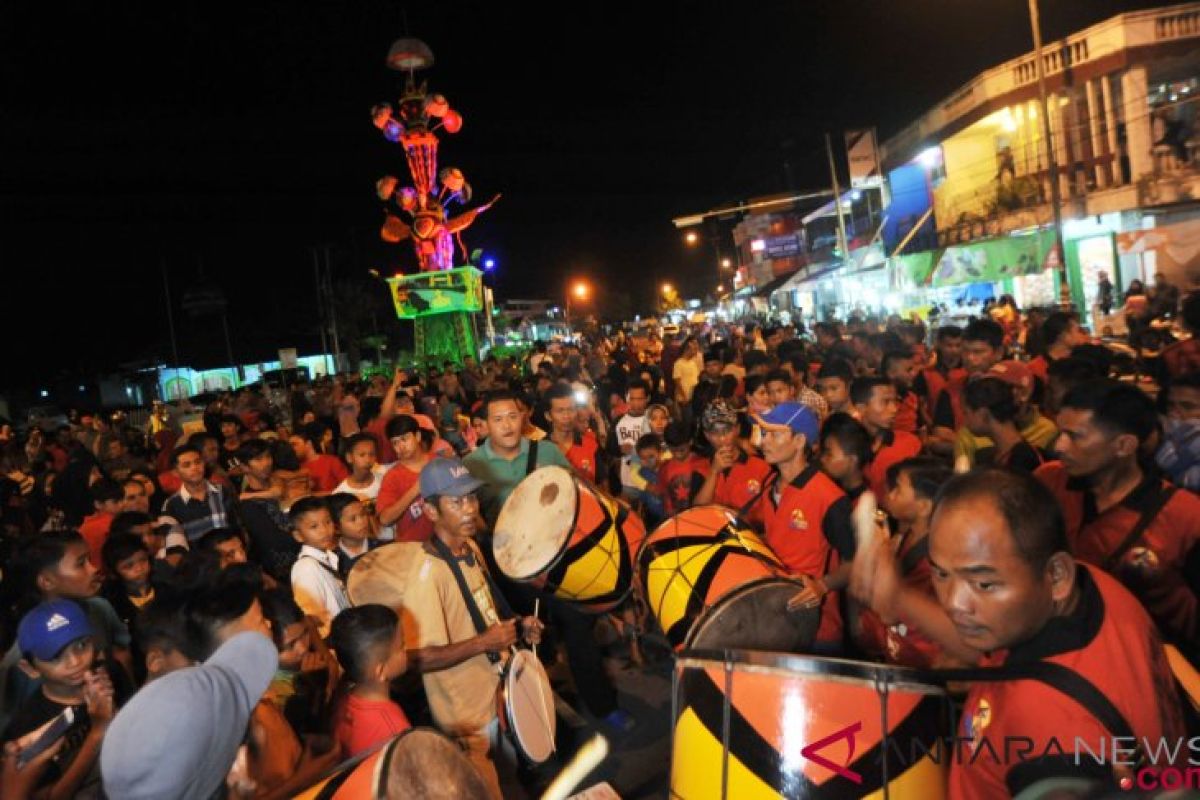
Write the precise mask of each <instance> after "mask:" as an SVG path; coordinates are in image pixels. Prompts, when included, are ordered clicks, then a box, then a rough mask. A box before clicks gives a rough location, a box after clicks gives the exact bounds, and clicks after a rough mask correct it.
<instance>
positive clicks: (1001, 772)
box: [949, 564, 1188, 800]
mask: <svg viewBox="0 0 1200 800" xmlns="http://www.w3.org/2000/svg"><path fill="white" fill-rule="evenodd" d="M1076 580H1077V581H1078V582H1079V589H1080V595H1081V596H1080V602H1079V606H1078V608H1077V609H1076V611H1075V612H1074V613H1073V614H1072V615H1071V616H1069V617H1056V618H1054V619H1052V620H1051V621H1050V622H1049V623H1048V624H1047V625H1046V627H1044V628H1043V629H1042V630H1041V631H1040V632H1039V633H1038V634H1037V635H1035V636H1034V637H1033V638H1032V639H1031V640H1029V641H1027V642H1024V643H1023V644H1021V645H1019V646H1017V647H1013V648H1011V649H1010V650H1008V651H1002V652H999V653H993V654H992V655H991V656H990V657H988V658H986V659H984V660H983V663H982V666H999V665H1001V664H1006V665H1015V664H1018V663H1029V662H1031V661H1034V660H1044V661H1049V662H1051V663H1054V664H1059V665H1061V666H1064V667H1067V668H1069V669H1071V670H1074V671H1075V672H1077V673H1079V674H1080V675H1081V676H1082V677H1083V678H1085V679H1086V680H1087V681H1089V682H1090V683H1092V684H1093V685H1094V686H1095V687H1096V688H1097V689H1099V690H1100V692H1101V693H1102V694H1103V695H1104V696H1105V697H1106V698H1108V699H1109V701H1111V702H1112V704H1113V705H1114V706H1116V709H1117V710H1118V711H1119V712H1120V713H1121V716H1123V717H1124V718H1125V720H1126V722H1127V723H1128V724H1129V726H1130V728H1132V730H1133V735H1134V737H1135V738H1136V739H1137V742H1139V743H1140V742H1142V741H1144V740H1145V741H1149V742H1150V748H1151V749H1152V750H1155V749H1157V751H1158V755H1159V756H1160V758H1159V762H1158V764H1157V766H1158V767H1163V766H1167V763H1166V762H1167V761H1168V759H1169V758H1170V755H1169V754H1168V753H1169V750H1170V748H1174V747H1175V744H1176V742H1177V741H1178V739H1179V737H1182V736H1183V735H1184V733H1183V724H1182V721H1181V719H1180V713H1179V701H1178V698H1177V696H1176V695H1175V690H1174V684H1173V682H1172V678H1171V672H1170V669H1169V667H1168V666H1167V663H1166V657H1165V655H1164V653H1163V647H1162V642H1161V641H1160V640H1159V638H1158V633H1157V632H1156V631H1155V628H1154V626H1153V625H1152V624H1150V618H1149V617H1148V616H1147V615H1146V612H1145V610H1144V609H1143V608H1142V607H1141V606H1140V605H1139V604H1138V602H1137V599H1136V598H1134V597H1133V595H1131V594H1130V593H1129V592H1128V591H1126V590H1125V588H1124V587H1122V586H1121V585H1120V584H1119V583H1117V582H1116V581H1115V580H1113V578H1112V577H1110V576H1109V575H1107V574H1105V573H1104V572H1102V571H1101V570H1099V569H1095V568H1091V567H1088V566H1085V565H1083V564H1080V565H1079V569H1078V571H1077V574H1076ZM1116 735H1117V734H1116V733H1115V732H1113V731H1109V730H1107V729H1106V728H1105V726H1104V725H1103V724H1102V723H1101V722H1100V721H1099V720H1098V719H1097V718H1096V717H1095V716H1093V715H1092V713H1091V712H1089V711H1088V710H1087V709H1086V708H1085V707H1084V706H1083V705H1082V704H1080V703H1079V702H1078V701H1076V700H1074V699H1073V698H1071V697H1069V696H1067V695H1066V694H1065V693H1064V692H1062V691H1060V690H1059V689H1056V688H1054V687H1052V686H1050V685H1049V684H1047V683H1044V682H1042V681H1039V680H1031V679H1025V680H1007V681H979V682H976V683H972V684H971V689H970V692H969V693H968V694H967V699H966V702H965V703H964V705H963V713H962V717H961V719H960V721H959V729H958V731H957V732H956V736H957V737H961V739H954V740H952V741H954V742H955V744H954V746H955V748H956V749H957V752H956V753H955V754H954V758H953V759H952V760H951V761H952V765H951V767H950V784H949V789H950V792H949V796H950V797H954V798H962V800H992V798H996V797H1011V796H1013V795H1014V794H1017V793H1018V792H1020V791H1021V790H1022V789H1024V788H1025V787H1026V786H1028V785H1029V784H1031V783H1032V782H1034V781H1037V780H1040V779H1042V778H1046V777H1055V776H1067V775H1072V776H1074V775H1078V774H1079V773H1080V765H1079V764H1076V762H1075V755H1074V754H1075V753H1076V752H1079V753H1080V754H1081V757H1082V758H1083V759H1084V761H1083V762H1082V763H1083V764H1085V765H1093V764H1094V762H1093V761H1092V760H1091V757H1090V756H1089V755H1088V752H1087V751H1085V750H1083V749H1082V748H1083V747H1085V746H1086V747H1087V748H1089V749H1090V752H1092V753H1096V754H1099V753H1101V752H1104V753H1105V755H1106V757H1107V758H1109V759H1112V757H1113V746H1114V745H1118V742H1114V741H1113V737H1114V736H1116ZM1164 736H1165V737H1166V744H1167V745H1168V746H1169V747H1168V748H1161V749H1160V748H1157V745H1158V744H1159V740H1160V737H1164ZM1077 740H1078V741H1079V742H1081V744H1080V745H1079V747H1080V749H1079V750H1078V751H1077V750H1076V742H1077ZM1018 741H1019V742H1020V744H1019V745H1018V746H1017V747H1016V748H1014V747H1012V746H1011V745H1012V743H1013V742H1018ZM1006 742H1008V743H1009V745H1010V746H1009V747H1008V758H1007V759H1006V758H1005V750H1006V748H1005V743H1006ZM1055 743H1057V745H1058V748H1057V749H1056V748H1055ZM1132 746H1133V743H1131V742H1128V741H1125V740H1120V744H1119V745H1118V747H1119V750H1120V749H1124V748H1131V747H1132ZM1101 748H1104V749H1103V750H1101ZM1174 752H1176V753H1177V754H1178V758H1179V759H1181V760H1186V759H1187V753H1188V751H1187V745H1186V744H1184V746H1183V747H1181V748H1178V749H1176V750H1175V751H1174ZM1022 753H1025V755H1023V756H1022V755H1021V754H1022ZM1063 754H1065V756H1066V757H1065V758H1064V757H1063ZM1044 755H1046V756H1049V758H1045V759H1043V758H1040V757H1041V756H1044ZM1055 755H1058V756H1059V757H1058V758H1057V759H1056V758H1054V756H1055ZM1127 759H1128V756H1121V757H1119V758H1118V760H1127ZM1109 763H1111V761H1110V762H1109ZM1101 769H1107V767H1103V768H1101Z"/></svg>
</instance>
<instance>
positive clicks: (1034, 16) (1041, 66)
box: [1029, 0, 1074, 311]
mask: <svg viewBox="0 0 1200 800" xmlns="http://www.w3.org/2000/svg"><path fill="white" fill-rule="evenodd" d="M1029 24H1030V26H1031V27H1032V28H1033V58H1034V62H1035V64H1036V67H1037V82H1038V103H1039V104H1040V105H1041V107H1042V138H1043V139H1045V140H1046V166H1047V167H1048V169H1049V171H1050V206H1051V210H1052V211H1053V212H1054V254H1055V256H1056V257H1057V258H1058V277H1059V282H1058V304H1059V306H1061V307H1062V309H1063V310H1064V311H1071V310H1073V309H1074V303H1072V302H1071V282H1070V281H1069V280H1068V278H1067V258H1066V251H1065V250H1064V249H1063V226H1062V193H1061V192H1060V190H1059V186H1058V158H1057V156H1056V155H1055V152H1054V142H1053V140H1052V139H1051V134H1050V106H1049V103H1047V101H1046V65H1045V63H1044V62H1043V61H1042V21H1041V16H1040V15H1039V14H1038V0H1029Z"/></svg>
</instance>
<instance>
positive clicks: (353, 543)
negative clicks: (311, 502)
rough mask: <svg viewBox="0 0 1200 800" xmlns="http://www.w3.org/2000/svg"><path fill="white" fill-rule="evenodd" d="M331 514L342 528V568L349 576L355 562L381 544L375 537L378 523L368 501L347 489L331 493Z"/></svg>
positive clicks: (340, 536) (339, 548) (343, 573)
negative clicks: (368, 507) (368, 505)
mask: <svg viewBox="0 0 1200 800" xmlns="http://www.w3.org/2000/svg"><path fill="white" fill-rule="evenodd" d="M329 513H330V514H331V515H332V516H333V521H334V523H335V524H336V525H337V530H338V546H337V557H338V571H339V572H340V573H341V574H342V577H343V578H345V577H346V576H348V575H349V574H350V568H351V567H353V566H354V562H355V561H358V559H359V558H361V557H362V556H363V554H364V553H366V552H367V551H368V550H373V549H374V548H375V547H377V546H378V545H379V542H378V540H377V539H376V538H375V535H376V524H377V523H376V520H375V517H374V516H373V515H372V514H371V513H370V512H369V511H368V510H367V505H366V503H364V502H363V501H362V500H360V499H359V498H358V497H355V496H354V495H352V494H349V493H347V492H337V493H335V494H331V495H330V496H329Z"/></svg>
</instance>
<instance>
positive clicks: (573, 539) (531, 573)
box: [492, 466, 646, 613]
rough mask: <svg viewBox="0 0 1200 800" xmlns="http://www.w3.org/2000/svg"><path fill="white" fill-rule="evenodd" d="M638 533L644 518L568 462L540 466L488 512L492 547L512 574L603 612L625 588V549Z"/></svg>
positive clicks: (629, 569) (628, 578) (629, 558)
mask: <svg viewBox="0 0 1200 800" xmlns="http://www.w3.org/2000/svg"><path fill="white" fill-rule="evenodd" d="M564 510H565V511H566V512H567V513H564ZM568 520H569V522H568ZM645 536H646V527H645V525H644V524H643V523H642V521H641V519H640V518H639V517H638V516H637V515H636V514H634V513H633V512H632V511H631V510H630V508H629V506H627V505H626V504H625V503H623V502H621V501H620V500H616V499H614V498H612V497H610V496H608V495H607V494H605V493H604V492H602V491H600V490H599V489H597V488H596V487H595V486H592V485H591V484H590V483H588V482H587V481H585V480H583V479H581V478H579V477H578V476H576V475H575V474H574V473H572V472H571V471H570V470H567V469H564V468H563V467H557V466H548V467H542V468H541V469H538V470H536V471H534V472H533V473H531V474H530V475H529V477H527V478H525V480H523V481H522V482H521V483H519V484H518V485H517V488H516V489H514V490H513V493H512V495H510V496H509V498H508V500H507V501H506V502H505V504H504V508H503V509H501V512H500V517H499V518H498V519H497V520H496V529H495V534H494V537H493V540H492V547H493V553H494V554H495V557H496V563H497V565H498V566H499V567H500V570H501V571H502V572H503V573H504V574H505V575H507V576H508V577H509V578H511V579H512V580H515V581H519V582H523V583H530V584H533V585H534V586H537V587H538V588H541V589H545V590H546V591H548V592H550V593H552V594H554V595H555V596H556V597H559V598H561V599H563V600H567V601H570V602H573V603H575V604H576V605H578V606H579V607H580V608H581V610H584V611H588V612H591V613H603V612H606V611H611V610H612V609H614V608H616V607H617V606H618V605H620V604H621V602H622V601H623V600H624V599H625V598H626V597H627V596H628V595H629V592H630V590H631V589H632V587H633V555H634V553H636V552H637V549H638V547H640V546H641V543H642V540H643V539H644V538H645Z"/></svg>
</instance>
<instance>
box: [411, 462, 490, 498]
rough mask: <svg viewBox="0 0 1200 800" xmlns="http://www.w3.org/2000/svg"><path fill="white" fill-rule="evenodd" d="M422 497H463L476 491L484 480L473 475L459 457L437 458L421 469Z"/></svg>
mask: <svg viewBox="0 0 1200 800" xmlns="http://www.w3.org/2000/svg"><path fill="white" fill-rule="evenodd" d="M420 484H421V496H422V497H440V496H442V495H445V496H446V497H462V496H463V495H468V494H470V493H471V492H474V491H475V490H476V489H478V488H479V487H480V486H483V481H480V480H476V479H475V478H473V477H471V473H470V472H469V471H468V470H467V468H466V467H465V466H463V463H462V462H461V461H459V460H458V459H457V458H435V459H433V460H432V461H430V462H429V463H428V464H426V465H425V466H424V467H423V468H422V469H421V478H420Z"/></svg>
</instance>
